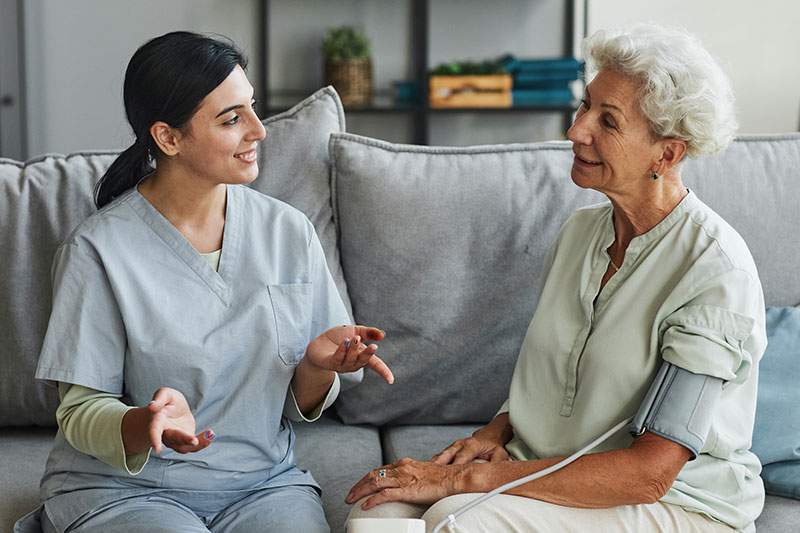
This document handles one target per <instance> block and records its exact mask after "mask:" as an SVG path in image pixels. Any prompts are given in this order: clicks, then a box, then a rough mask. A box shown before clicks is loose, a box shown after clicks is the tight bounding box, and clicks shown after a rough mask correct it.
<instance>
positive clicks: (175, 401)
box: [147, 387, 214, 454]
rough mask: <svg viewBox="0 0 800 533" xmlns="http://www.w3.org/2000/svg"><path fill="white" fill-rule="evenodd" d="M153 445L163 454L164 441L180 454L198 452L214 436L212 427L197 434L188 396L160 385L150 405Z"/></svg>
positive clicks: (151, 439) (206, 445) (150, 430)
mask: <svg viewBox="0 0 800 533" xmlns="http://www.w3.org/2000/svg"><path fill="white" fill-rule="evenodd" d="M147 412H148V415H149V418H150V421H149V424H148V426H147V432H148V435H149V437H150V445H151V446H152V447H153V449H154V450H155V451H156V453H158V454H160V453H161V450H162V444H163V445H164V446H167V447H169V448H172V449H173V450H175V451H176V452H178V453H189V452H197V451H200V450H202V449H203V448H206V447H208V445H209V444H211V441H212V440H213V439H214V432H213V431H211V430H210V429H208V430H206V431H203V432H201V433H198V434H197V435H195V434H194V432H195V421H194V416H193V415H192V411H191V409H190V408H189V404H188V403H187V402H186V398H185V397H184V396H183V394H181V393H180V392H179V391H177V390H175V389H170V388H168V387H161V388H160V389H158V390H157V391H156V393H155V394H154V395H153V401H152V402H150V404H149V405H148V406H147Z"/></svg>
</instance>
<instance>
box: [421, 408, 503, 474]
mask: <svg viewBox="0 0 800 533" xmlns="http://www.w3.org/2000/svg"><path fill="white" fill-rule="evenodd" d="M513 436H514V429H513V428H512V427H511V423H510V422H509V419H508V413H501V414H499V415H497V416H496V417H494V419H493V420H492V421H491V422H489V423H488V424H487V425H485V426H484V427H482V428H481V429H479V430H478V431H476V432H475V433H473V434H472V436H471V437H467V438H465V439H460V440H457V441H455V442H454V443H453V444H451V445H450V446H448V447H447V448H445V449H444V450H442V451H441V452H439V453H438V454H436V455H434V456H433V459H432V461H433V462H434V463H437V464H440V465H449V464H454V465H463V464H467V463H471V462H472V461H475V460H476V459H480V460H482V461H488V462H490V463H496V462H499V461H508V459H509V455H508V452H507V451H506V449H505V445H506V443H507V442H508V441H510V440H511V438H512V437H513Z"/></svg>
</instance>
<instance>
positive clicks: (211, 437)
mask: <svg viewBox="0 0 800 533" xmlns="http://www.w3.org/2000/svg"><path fill="white" fill-rule="evenodd" d="M214 437H216V435H214V432H213V431H211V430H209V431H206V438H207V439H208V440H211V439H213V438H214Z"/></svg>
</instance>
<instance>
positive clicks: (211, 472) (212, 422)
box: [36, 185, 363, 529]
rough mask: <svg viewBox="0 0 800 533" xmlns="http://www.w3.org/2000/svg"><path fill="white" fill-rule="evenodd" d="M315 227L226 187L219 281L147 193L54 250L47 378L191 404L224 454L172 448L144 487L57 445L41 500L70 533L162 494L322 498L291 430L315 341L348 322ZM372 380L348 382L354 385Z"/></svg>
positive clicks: (243, 190)
mask: <svg viewBox="0 0 800 533" xmlns="http://www.w3.org/2000/svg"><path fill="white" fill-rule="evenodd" d="M349 322H350V319H349V317H348V314H347V311H346V309H345V307H344V305H343V303H342V300H341V298H340V296H339V293H338V291H337V288H336V286H335V285H334V283H333V280H332V278H331V276H330V273H329V272H328V268H327V265H326V263H325V258H324V254H323V251H322V247H321V245H320V243H319V240H318V239H317V236H316V234H315V232H314V228H313V226H312V225H311V223H310V222H309V221H308V219H307V218H306V217H305V216H304V215H303V214H302V213H300V212H299V211H297V210H296V209H294V208H292V207H290V206H288V205H286V204H284V203H282V202H280V201H278V200H275V199H272V198H269V197H267V196H264V195H262V194H260V193H258V192H257V191H254V190H252V189H249V188H247V187H244V186H239V185H229V186H227V202H226V218H225V227H224V234H223V248H222V256H221V258H220V264H219V271H218V272H216V271H214V269H212V268H211V266H210V265H209V264H208V262H207V261H205V260H204V259H203V258H202V257H201V256H200V254H199V253H198V252H197V251H196V250H195V249H194V248H193V247H192V246H191V245H190V244H189V242H188V241H187V240H186V239H185V238H184V237H183V235H182V234H181V233H180V232H179V231H178V230H177V229H176V228H175V227H174V226H173V225H172V224H171V223H170V222H169V221H168V220H166V219H165V218H164V217H163V216H162V215H161V214H160V213H159V212H158V211H157V210H156V209H155V208H154V207H153V206H152V205H151V204H150V203H149V202H148V201H147V200H146V199H145V198H144V197H143V196H142V195H141V194H140V193H139V192H138V190H137V189H136V188H133V189H131V190H130V191H128V192H126V193H124V194H123V195H122V196H121V197H119V198H118V199H116V200H115V201H114V202H112V203H111V204H109V205H108V206H106V207H104V208H103V209H101V210H100V211H98V212H97V213H96V214H94V215H93V216H91V217H89V218H88V219H87V220H86V221H84V222H83V223H82V224H81V225H80V226H78V228H76V230H75V231H74V232H73V233H72V234H71V235H70V237H69V238H68V239H67V240H66V241H65V242H64V243H63V244H62V245H61V247H60V248H59V249H58V251H57V253H56V257H55V261H54V264H53V303H52V313H51V316H50V322H49V324H48V329H47V334H46V336H45V339H44V344H43V346H42V351H41V354H40V357H39V364H38V367H37V370H36V377H37V378H38V379H42V380H50V381H60V382H66V383H73V384H78V385H83V386H85V387H89V388H92V389H96V390H100V391H105V392H109V393H112V394H121V395H123V398H122V399H123V401H124V402H125V403H128V404H131V405H146V404H147V403H148V402H149V401H150V400H151V398H152V396H153V393H154V392H155V391H156V389H158V388H159V387H172V388H174V389H177V390H179V391H181V392H182V393H183V394H184V396H185V397H186V400H187V401H188V403H189V406H190V407H191V409H192V412H193V413H194V417H195V420H196V422H197V428H198V431H199V430H201V429H202V428H205V427H211V428H213V429H214V431H215V433H216V435H217V436H216V438H215V441H214V444H213V445H211V446H210V447H208V448H206V449H204V450H201V451H199V452H196V453H191V454H185V455H182V454H179V453H177V452H174V451H172V450H170V449H168V448H167V449H165V451H164V452H163V453H162V455H161V456H160V457H157V456H153V457H151V459H150V461H149V462H148V463H147V465H146V466H145V468H144V470H143V471H142V472H141V473H140V474H139V475H137V476H135V477H134V476H131V475H128V474H127V472H125V471H123V470H119V469H115V468H113V467H111V466H109V465H107V464H105V463H103V462H101V461H99V460H97V459H95V458H94V457H91V456H89V455H86V454H83V453H81V452H78V451H76V450H75V449H73V448H72V447H71V446H70V445H69V444H68V443H67V442H66V440H65V439H64V436H63V435H62V434H61V432H60V431H59V433H58V435H57V437H56V440H55V443H54V447H53V450H52V452H51V453H50V457H49V458H48V461H47V466H46V469H45V475H44V478H43V480H42V487H41V496H42V500H44V502H45V508H46V509H47V512H48V515H49V516H50V518H51V520H52V521H53V523H54V525H55V526H56V527H57V528H59V529H63V528H66V527H67V526H68V525H69V524H71V523H72V522H74V521H75V520H76V519H78V518H79V517H80V516H81V515H83V514H85V513H86V512H87V511H92V510H96V509H98V508H101V507H102V506H103V505H107V504H109V503H113V502H114V501H117V500H119V499H121V498H124V497H127V496H133V495H136V494H142V493H147V492H153V491H158V490H164V489H176V490H187V491H218V490H225V491H248V490H253V489H254V488H265V487H276V486H284V485H288V484H304V485H312V486H314V487H316V488H317V489H318V488H319V487H318V486H317V484H316V482H315V481H314V479H313V478H312V477H311V475H310V474H308V473H307V472H303V471H301V470H299V469H298V468H297V467H296V466H295V465H294V457H293V452H292V450H293V443H294V433H293V431H292V427H291V424H290V422H289V421H288V420H287V419H286V418H285V417H283V416H282V412H283V407H284V402H285V400H286V397H287V390H288V387H289V383H290V381H291V379H292V376H293V374H294V370H295V367H296V365H297V364H298V363H299V362H300V360H301V359H302V358H303V355H304V353H305V348H306V346H307V344H308V342H309V341H310V340H311V339H313V338H314V337H316V336H317V335H319V334H320V333H322V332H323V331H325V330H327V329H329V328H331V327H333V326H335V325H340V324H346V323H349ZM362 375H363V373H362V371H359V372H356V373H352V374H345V375H343V376H341V378H342V382H343V383H342V385H343V386H345V387H346V386H347V383H348V382H349V383H350V384H351V385H352V384H353V383H354V382H358V381H360V380H361V378H362Z"/></svg>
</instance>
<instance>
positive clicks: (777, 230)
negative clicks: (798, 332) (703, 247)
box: [683, 134, 800, 306]
mask: <svg viewBox="0 0 800 533" xmlns="http://www.w3.org/2000/svg"><path fill="white" fill-rule="evenodd" d="M683 178H684V182H685V183H686V185H687V186H688V187H690V188H692V189H693V190H694V191H695V192H696V193H697V195H698V196H699V197H700V199H701V200H703V201H704V202H705V203H706V204H708V205H709V206H710V207H711V208H712V209H714V211H716V212H717V213H719V215H720V216H722V218H724V219H725V220H726V221H727V222H728V223H729V224H730V225H731V226H733V227H734V228H735V229H736V230H737V231H738V232H739V233H740V234H741V235H742V237H743V238H744V240H745V242H746V243H747V246H748V247H749V248H750V251H751V252H752V254H753V258H754V259H755V262H756V266H757V267H758V274H759V277H760V278H761V283H762V285H763V287H764V298H765V300H766V303H767V305H776V306H778V305H779V306H787V305H798V304H800V276H798V275H797V271H798V269H799V268H800V247H798V246H797V245H796V243H797V242H798V237H797V230H798V228H800V209H798V207H797V206H798V202H800V194H799V191H798V183H800V134H787V135H747V136H742V137H739V138H738V139H736V140H735V141H734V142H733V143H732V144H731V145H730V146H729V147H728V149H727V150H725V151H724V152H723V153H722V154H720V155H717V156H709V157H701V158H698V159H694V160H689V161H687V162H686V164H685V168H684V169H683Z"/></svg>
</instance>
